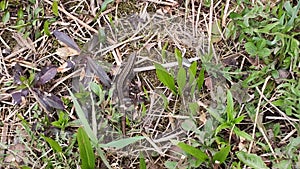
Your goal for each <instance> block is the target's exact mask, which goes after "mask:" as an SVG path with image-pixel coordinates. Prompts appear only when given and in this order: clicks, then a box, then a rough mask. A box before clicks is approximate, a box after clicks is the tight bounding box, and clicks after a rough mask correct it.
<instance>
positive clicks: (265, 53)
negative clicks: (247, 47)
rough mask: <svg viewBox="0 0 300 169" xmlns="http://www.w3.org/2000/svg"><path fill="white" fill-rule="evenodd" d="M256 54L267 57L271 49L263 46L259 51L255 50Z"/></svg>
mask: <svg viewBox="0 0 300 169" xmlns="http://www.w3.org/2000/svg"><path fill="white" fill-rule="evenodd" d="M257 55H258V56H260V57H267V56H270V55H271V50H270V49H268V48H263V49H261V50H259V51H257Z"/></svg>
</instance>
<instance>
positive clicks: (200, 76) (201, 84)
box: [197, 67, 205, 90]
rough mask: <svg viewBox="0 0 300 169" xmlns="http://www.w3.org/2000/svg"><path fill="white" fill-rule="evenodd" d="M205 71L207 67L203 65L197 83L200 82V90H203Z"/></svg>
mask: <svg viewBox="0 0 300 169" xmlns="http://www.w3.org/2000/svg"><path fill="white" fill-rule="evenodd" d="M204 71H205V68H204V67H202V68H201V70H200V73H199V76H198V78H197V84H198V90H201V89H202V86H203V83H204V78H205V77H204Z"/></svg>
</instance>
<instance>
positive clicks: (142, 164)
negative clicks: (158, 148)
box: [140, 152, 146, 169]
mask: <svg viewBox="0 0 300 169" xmlns="http://www.w3.org/2000/svg"><path fill="white" fill-rule="evenodd" d="M140 169H146V161H145V157H144V155H143V153H142V152H140Z"/></svg>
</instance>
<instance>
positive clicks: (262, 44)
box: [256, 38, 267, 50]
mask: <svg viewBox="0 0 300 169" xmlns="http://www.w3.org/2000/svg"><path fill="white" fill-rule="evenodd" d="M266 45H267V41H266V40H265V39H264V38H260V39H259V40H258V41H257V43H256V47H257V49H258V50H261V49H263V48H264V47H265V46H266Z"/></svg>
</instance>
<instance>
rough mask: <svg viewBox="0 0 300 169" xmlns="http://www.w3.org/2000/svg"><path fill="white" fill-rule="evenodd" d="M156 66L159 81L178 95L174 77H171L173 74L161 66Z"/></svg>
mask: <svg viewBox="0 0 300 169" xmlns="http://www.w3.org/2000/svg"><path fill="white" fill-rule="evenodd" d="M154 66H155V69H156V74H157V77H158V79H159V80H160V81H161V82H162V83H163V84H164V85H165V86H166V87H168V88H169V89H170V90H171V91H172V92H174V93H177V91H176V87H175V80H174V78H173V76H171V74H170V73H168V71H167V70H166V69H165V68H164V67H162V66H161V65H160V64H156V63H155V64H154Z"/></svg>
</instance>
